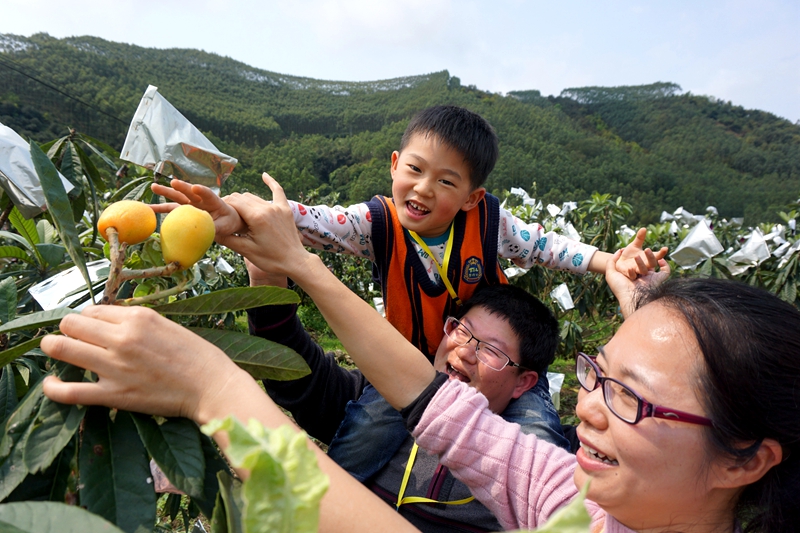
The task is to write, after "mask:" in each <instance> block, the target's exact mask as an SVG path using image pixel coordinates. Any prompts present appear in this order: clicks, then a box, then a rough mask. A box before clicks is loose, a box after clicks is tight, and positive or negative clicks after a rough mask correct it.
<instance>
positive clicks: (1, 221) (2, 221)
mask: <svg viewBox="0 0 800 533" xmlns="http://www.w3.org/2000/svg"><path fill="white" fill-rule="evenodd" d="M13 209H14V202H11V201H9V202H8V206H7V207H6V208H5V209H3V213H2V214H0V229H2V228H3V226H5V225H6V220H8V217H9V215H11V211H12V210H13Z"/></svg>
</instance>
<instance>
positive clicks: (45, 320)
mask: <svg viewBox="0 0 800 533" xmlns="http://www.w3.org/2000/svg"><path fill="white" fill-rule="evenodd" d="M75 312H76V311H75V310H74V309H70V308H69V307H59V308H56V309H50V310H49V311H39V312H38V313H31V314H29V315H24V316H21V317H19V318H16V319H14V320H12V321H11V322H8V323H6V324H3V325H2V326H0V333H7V332H9V331H16V330H18V329H38V328H43V327H46V326H52V325H53V324H58V323H59V322H61V319H62V318H64V317H65V316H67V315H69V314H71V313H75Z"/></svg>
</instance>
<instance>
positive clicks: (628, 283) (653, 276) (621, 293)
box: [606, 249, 670, 318]
mask: <svg viewBox="0 0 800 533" xmlns="http://www.w3.org/2000/svg"><path fill="white" fill-rule="evenodd" d="M647 252H650V254H651V255H652V252H651V251H650V250H649V249H648V250H647ZM622 254H623V250H617V251H616V253H615V254H614V255H613V256H611V259H610V260H609V261H608V263H607V264H606V283H608V286H609V288H610V289H611V292H613V293H614V296H616V297H617V301H618V302H619V306H620V310H621V312H622V316H623V318H628V317H629V316H630V315H631V314H632V313H633V311H634V297H635V295H636V291H637V290H638V289H640V288H641V287H645V286H647V285H654V284H655V285H659V284H661V283H663V282H664V281H665V280H666V279H667V278H669V275H670V267H669V263H667V261H666V260H665V259H655V263H656V265H657V268H649V269H648V270H647V272H646V274H644V275H643V276H642V275H640V276H638V277H637V278H636V279H630V278H629V277H628V276H627V275H626V274H623V273H622V272H620V270H619V267H618V264H617V263H618V261H619V260H620V257H621V256H622Z"/></svg>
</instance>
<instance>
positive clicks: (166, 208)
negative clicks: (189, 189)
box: [150, 202, 181, 213]
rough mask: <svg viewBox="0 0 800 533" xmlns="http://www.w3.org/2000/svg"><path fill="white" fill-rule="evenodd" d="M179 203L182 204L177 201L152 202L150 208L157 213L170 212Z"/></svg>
mask: <svg viewBox="0 0 800 533" xmlns="http://www.w3.org/2000/svg"><path fill="white" fill-rule="evenodd" d="M179 205H181V204H179V203H177V202H169V203H166V204H150V208H151V209H152V210H153V211H154V212H156V213H169V212H171V211H172V210H173V209H175V208H176V207H178V206H179Z"/></svg>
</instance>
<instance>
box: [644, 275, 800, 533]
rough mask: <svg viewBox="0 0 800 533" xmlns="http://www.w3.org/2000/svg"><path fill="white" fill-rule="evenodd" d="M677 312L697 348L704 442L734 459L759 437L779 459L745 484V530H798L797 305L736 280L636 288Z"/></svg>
mask: <svg viewBox="0 0 800 533" xmlns="http://www.w3.org/2000/svg"><path fill="white" fill-rule="evenodd" d="M653 302H658V303H660V304H661V305H664V306H666V307H667V308H670V309H673V310H675V311H677V312H678V313H680V314H681V315H682V316H683V317H684V318H685V320H686V322H687V324H688V325H689V326H690V327H691V328H692V330H693V331H694V334H695V337H696V339H697V343H698V345H699V347H700V350H701V352H702V353H703V360H704V363H705V368H704V369H702V370H701V371H700V386H699V392H700V395H699V396H700V401H701V402H702V403H703V404H704V407H705V409H706V412H707V413H708V416H709V418H711V420H713V422H714V425H713V427H711V428H709V430H708V431H709V437H710V439H709V440H710V444H711V446H712V448H713V449H714V450H716V451H717V452H721V453H722V454H725V455H727V456H729V457H731V458H733V459H735V460H737V461H739V462H741V463H745V462H746V461H748V460H749V459H750V458H752V457H753V456H754V455H755V453H756V451H757V450H758V448H759V446H760V444H761V442H762V441H763V440H764V439H774V440H776V441H777V442H778V443H779V444H780V445H781V447H782V451H783V461H782V462H781V463H780V464H778V465H776V466H774V467H773V468H772V469H770V470H769V471H768V472H767V473H766V474H765V475H764V476H763V477H762V478H761V479H760V480H759V481H757V482H756V483H753V484H752V485H749V486H748V487H746V488H745V489H744V491H743V493H742V495H741V497H740V498H739V501H738V503H737V507H736V513H737V518H738V519H739V520H740V521H741V523H742V526H743V529H744V531H745V533H751V532H759V533H777V532H785V531H800V449H798V448H800V311H798V309H797V308H796V307H794V306H792V305H790V304H788V303H786V302H784V301H782V300H780V299H779V298H778V297H776V296H774V295H772V294H770V293H768V292H766V291H764V290H761V289H757V288H755V287H751V286H749V285H744V284H742V283H738V282H734V281H728V280H717V279H706V278H684V279H674V280H670V281H668V282H666V283H664V284H663V285H661V286H659V287H656V288H652V289H648V290H647V291H645V292H643V293H640V294H639V296H638V298H637V307H640V306H642V305H644V304H648V303H653Z"/></svg>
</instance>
